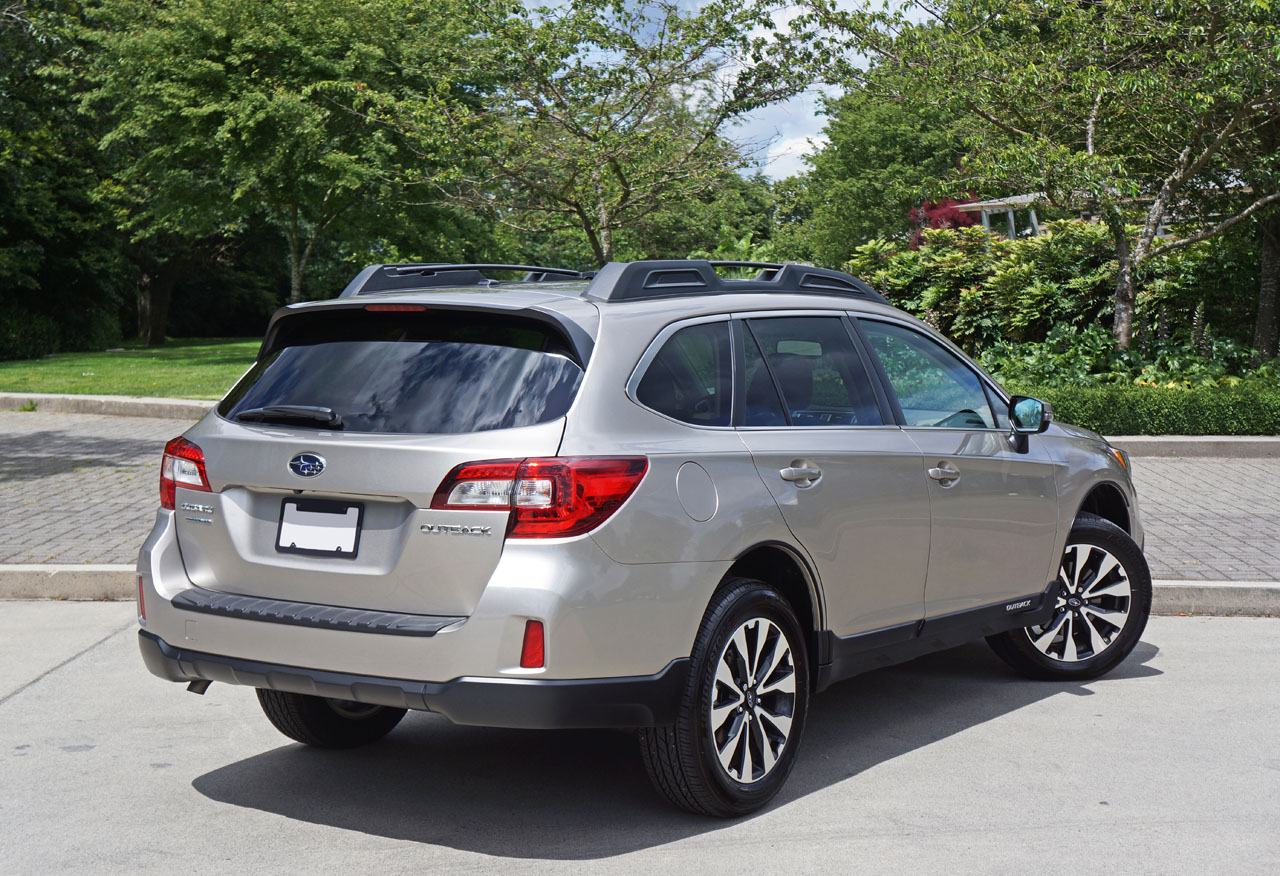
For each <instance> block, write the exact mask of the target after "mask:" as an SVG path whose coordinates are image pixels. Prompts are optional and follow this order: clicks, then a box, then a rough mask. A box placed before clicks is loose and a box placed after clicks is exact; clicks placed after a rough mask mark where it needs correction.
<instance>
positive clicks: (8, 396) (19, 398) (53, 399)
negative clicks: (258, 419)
mask: <svg viewBox="0 0 1280 876" xmlns="http://www.w3.org/2000/svg"><path fill="white" fill-rule="evenodd" d="M32 404H34V405H35V406H36V410H37V411H39V412H40V413H54V414H105V415H107V416H112V417H161V418H164V419H167V420H198V419H200V418H201V417H203V416H204V415H205V414H206V413H207V412H208V411H209V408H211V407H213V405H214V402H212V401H192V400H190V399H181V398H142V397H134V396H127V395H59V394H55V393H47V392H0V411H13V410H17V409H18V408H22V407H29V406H30V405H32Z"/></svg>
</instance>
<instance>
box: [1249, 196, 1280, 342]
mask: <svg viewBox="0 0 1280 876" xmlns="http://www.w3.org/2000/svg"><path fill="white" fill-rule="evenodd" d="M1261 224H1262V235H1261V240H1260V241H1259V245H1258V267H1259V268H1260V270H1261V278H1260V279H1259V282H1258V321H1257V323H1256V324H1255V325H1254V329H1253V348H1254V349H1255V350H1257V351H1258V359H1259V360H1260V361H1265V360H1267V359H1274V358H1275V356H1276V289H1277V286H1280V211H1272V213H1271V214H1270V215H1269V216H1267V217H1266V218H1265V219H1263V220H1262V223H1261Z"/></svg>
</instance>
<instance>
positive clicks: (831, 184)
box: [788, 86, 972, 267]
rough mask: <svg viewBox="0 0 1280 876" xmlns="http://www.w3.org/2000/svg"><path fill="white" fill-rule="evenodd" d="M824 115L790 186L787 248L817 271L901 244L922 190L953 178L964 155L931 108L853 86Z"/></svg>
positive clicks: (951, 123)
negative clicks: (793, 192)
mask: <svg viewBox="0 0 1280 876" xmlns="http://www.w3.org/2000/svg"><path fill="white" fill-rule="evenodd" d="M824 112H825V114H826V115H827V116H828V119H829V120H828V122H827V123H826V125H825V126H824V127H823V134H825V135H826V138H827V141H826V143H825V144H823V146H822V147H821V148H820V149H819V150H818V151H817V152H815V153H814V154H813V155H811V156H810V157H809V158H808V159H807V161H808V162H809V165H810V169H809V171H808V173H806V174H804V175H803V177H801V178H800V179H799V180H797V181H796V185H797V186H798V189H799V191H798V197H797V198H796V199H795V200H794V201H792V203H791V205H790V215H791V218H793V219H795V220H799V221H798V222H796V223H795V225H796V227H795V228H794V230H793V232H792V233H791V234H790V235H788V240H789V241H791V243H790V245H791V246H792V247H796V248H799V249H802V250H803V251H804V252H805V253H806V254H809V255H810V257H811V258H813V259H814V260H815V261H816V262H818V263H819V264H823V265H830V266H832V267H838V266H840V265H843V264H844V263H845V262H847V261H848V260H849V259H850V258H851V257H852V255H853V251H854V250H855V249H856V248H857V247H858V246H859V245H860V244H862V243H865V242H866V241H868V240H872V239H875V238H902V237H905V236H906V235H907V234H908V233H909V232H910V231H911V227H912V225H913V224H918V223H913V221H912V215H911V213H912V210H917V209H919V208H920V206H921V203H922V201H923V200H924V195H923V193H924V189H925V187H926V185H927V184H928V183H931V182H932V181H934V180H937V179H942V178H945V177H947V176H948V175H949V174H951V173H953V172H954V171H955V169H956V167H957V166H958V165H959V162H960V160H961V158H962V156H963V155H964V152H965V150H964V143H963V139H962V137H961V135H960V134H959V133H958V132H957V130H956V120H955V117H954V115H953V114H951V113H948V112H947V111H946V110H945V109H942V108H939V107H936V106H929V105H920V104H917V103H913V102H904V101H901V100H896V99H892V98H889V99H886V98H884V97H882V96H880V95H878V94H875V93H873V92H870V91H867V90H865V89H863V88H859V87H856V86H855V87H854V88H852V89H851V90H850V91H849V92H848V93H847V94H845V95H844V96H843V97H840V98H837V99H835V100H832V101H829V102H827V104H826V105H825V107H824ZM964 215H965V214H961V216H964ZM954 224H957V225H967V224H972V222H971V221H969V220H968V219H967V218H961V219H960V220H959V221H957V222H956V223H954Z"/></svg>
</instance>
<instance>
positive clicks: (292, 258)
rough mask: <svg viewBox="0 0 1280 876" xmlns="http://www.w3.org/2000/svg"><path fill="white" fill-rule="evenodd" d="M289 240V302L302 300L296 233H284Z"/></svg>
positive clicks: (299, 254)
mask: <svg viewBox="0 0 1280 876" xmlns="http://www.w3.org/2000/svg"><path fill="white" fill-rule="evenodd" d="M285 237H286V238H287V239H288V241H289V303H290V304H297V303H298V302H299V301H301V300H302V255H301V253H299V252H298V243H299V241H298V235H297V234H294V233H289V234H286V235H285Z"/></svg>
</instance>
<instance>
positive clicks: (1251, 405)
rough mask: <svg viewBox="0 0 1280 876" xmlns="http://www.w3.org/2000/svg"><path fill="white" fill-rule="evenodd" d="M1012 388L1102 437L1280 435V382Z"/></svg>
mask: <svg viewBox="0 0 1280 876" xmlns="http://www.w3.org/2000/svg"><path fill="white" fill-rule="evenodd" d="M1009 391H1010V392H1015V393H1019V394H1021V395H1031V396H1035V397H1036V398H1040V399H1044V400H1045V401H1047V402H1049V403H1050V404H1051V405H1053V411H1054V419H1056V420H1060V421H1062V422H1064V423H1073V424H1075V425H1077V426H1083V427H1085V428H1086V429H1092V430H1094V431H1095V432H1100V433H1102V434H1103V435H1280V386H1272V385H1249V384H1245V385H1240V386H1234V387H1228V386H1203V387H1193V388H1191V389H1169V388H1165V387H1150V386H1129V385H1125V386H1082V387H1069V386H1066V387H1064V386H1058V387H1033V386H1012V387H1009Z"/></svg>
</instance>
